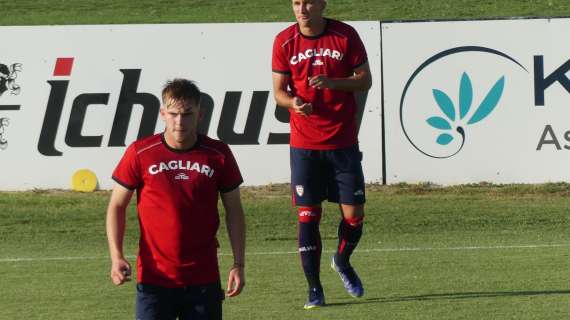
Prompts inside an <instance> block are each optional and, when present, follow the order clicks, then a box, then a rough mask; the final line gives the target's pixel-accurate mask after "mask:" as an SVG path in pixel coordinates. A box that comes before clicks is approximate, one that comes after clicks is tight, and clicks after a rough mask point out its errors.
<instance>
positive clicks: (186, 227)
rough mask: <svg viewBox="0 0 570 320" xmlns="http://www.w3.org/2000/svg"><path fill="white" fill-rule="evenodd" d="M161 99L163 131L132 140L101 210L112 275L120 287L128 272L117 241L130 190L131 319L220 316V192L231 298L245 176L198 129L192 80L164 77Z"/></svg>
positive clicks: (239, 280) (237, 273)
mask: <svg viewBox="0 0 570 320" xmlns="http://www.w3.org/2000/svg"><path fill="white" fill-rule="evenodd" d="M162 100H163V105H162V106H161V108H160V116H161V119H162V120H163V121H164V123H165V129H164V132H163V133H160V134H156V135H153V136H150V137H147V138H143V139H141V140H138V141H135V142H134V143H132V144H131V145H130V146H129V147H128V148H127V150H126V151H125V154H124V156H123V158H122V159H121V160H120V162H119V164H118V165H117V167H116V169H115V171H114V172H113V179H114V180H115V182H116V184H115V186H114V188H113V192H112V195H111V199H110V202H109V206H108V209H107V237H108V242H109V250H110V255H111V260H112V266H111V279H112V281H113V282H114V283H115V284H116V285H120V284H123V283H124V282H125V281H127V280H128V277H129V275H130V272H131V266H130V264H129V262H127V260H126V259H125V257H124V255H123V238H124V234H125V211H126V208H127V206H128V204H129V201H130V199H131V197H132V195H133V193H134V191H135V190H136V193H137V211H138V218H139V226H140V240H139V253H138V258H137V298H136V319H141V320H146V319H160V320H170V319H181V320H185V319H192V320H194V319H204V320H205V319H221V318H222V300H223V299H224V293H223V291H222V289H221V283H220V272H219V268H218V258H217V248H218V242H217V240H216V232H217V230H218V227H219V222H220V221H219V214H218V209H217V203H218V194H220V196H221V199H222V203H223V205H224V208H225V211H226V224H227V231H228V234H229V239H230V242H231V247H232V251H233V257H234V264H233V267H232V268H231V270H230V271H229V278H228V285H227V292H226V295H227V296H229V297H233V296H237V295H238V294H240V292H241V291H242V288H243V286H244V285H245V278H244V262H245V261H244V258H245V253H244V252H245V222H244V213H243V209H242V205H241V200H240V189H239V186H240V184H241V183H242V182H243V179H242V176H241V173H240V171H239V168H238V166H237V164H236V161H235V159H234V156H233V155H232V152H231V151H230V149H229V147H228V146H227V145H226V144H224V143H223V142H221V141H217V140H214V139H211V138H209V137H207V136H205V135H200V134H198V133H197V128H198V119H199V117H200V91H199V89H198V87H197V86H196V85H195V84H194V83H193V82H191V81H189V80H185V79H174V80H172V81H169V82H167V84H166V85H165V87H164V89H163V91H162Z"/></svg>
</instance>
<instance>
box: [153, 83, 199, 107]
mask: <svg viewBox="0 0 570 320" xmlns="http://www.w3.org/2000/svg"><path fill="white" fill-rule="evenodd" d="M167 99H173V100H175V101H184V102H190V103H195V104H200V89H198V86H196V84H195V83H194V82H193V81H190V80H188V79H181V78H176V79H172V80H168V81H167V82H166V84H165V85H164V88H163V89H162V102H163V103H166V100H167Z"/></svg>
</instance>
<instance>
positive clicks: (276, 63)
mask: <svg viewBox="0 0 570 320" xmlns="http://www.w3.org/2000/svg"><path fill="white" fill-rule="evenodd" d="M271 70H272V71H273V72H277V73H285V74H289V73H291V70H290V69H289V61H288V59H287V57H286V56H285V50H284V48H283V46H282V43H281V41H280V39H279V37H275V40H274V41H273V54H272V57H271Z"/></svg>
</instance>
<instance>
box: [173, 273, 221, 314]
mask: <svg viewBox="0 0 570 320" xmlns="http://www.w3.org/2000/svg"><path fill="white" fill-rule="evenodd" d="M223 300H224V291H223V290H222V287H221V284H220V283H219V282H218V283H213V284H208V285H200V286H190V287H186V288H184V298H183V304H182V306H181V309H182V311H181V313H180V317H179V318H178V319H179V320H221V319H222V301H223Z"/></svg>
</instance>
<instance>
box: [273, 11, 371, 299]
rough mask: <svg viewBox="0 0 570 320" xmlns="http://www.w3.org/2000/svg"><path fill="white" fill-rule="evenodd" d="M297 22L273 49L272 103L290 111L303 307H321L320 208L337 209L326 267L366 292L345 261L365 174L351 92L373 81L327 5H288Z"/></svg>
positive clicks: (358, 229) (356, 231)
mask: <svg viewBox="0 0 570 320" xmlns="http://www.w3.org/2000/svg"><path fill="white" fill-rule="evenodd" d="M291 2H292V7H293V12H294V14H295V18H296V20H297V23H296V24H294V25H292V26H290V27H288V28H286V29H285V30H283V31H281V32H280V33H279V34H278V35H277V36H276V37H275V41H274V44H273V58H272V70H273V90H274V94H275V100H276V102H277V104H278V105H279V106H281V107H285V108H288V109H289V112H290V115H291V117H290V119H291V120H290V124H291V141H290V145H291V148H290V150H291V151H290V152H291V153H290V155H291V159H290V161H291V189H292V193H293V200H294V204H295V206H296V207H297V213H298V223H299V225H298V226H299V238H298V241H299V253H300V256H301V263H302V265H303V271H304V273H305V276H306V278H307V281H308V285H309V297H308V300H307V302H306V303H305V306H304V307H305V309H311V308H315V307H319V306H322V305H324V304H325V297H324V293H323V287H322V285H321V281H320V276H319V274H320V260H321V252H322V247H321V237H320V233H319V222H320V219H321V211H322V209H321V203H322V201H323V200H325V199H327V200H329V201H332V202H336V203H339V208H340V212H341V221H340V224H339V227H338V236H339V242H338V248H337V251H336V253H335V254H334V256H333V257H332V261H331V266H332V268H333V269H334V270H335V271H336V272H338V273H339V275H340V277H341V279H342V281H343V284H344V287H345V289H346V290H347V291H348V293H349V294H350V295H352V296H354V297H361V296H362V295H363V294H364V288H363V286H362V282H361V281H360V279H359V277H358V275H357V274H356V272H355V271H354V269H353V267H352V266H351V264H350V261H349V258H350V255H351V254H352V252H353V251H354V248H355V247H356V245H357V244H358V241H359V240H360V237H361V235H362V224H363V219H364V202H365V194H364V176H363V173H362V165H361V160H362V154H361V152H360V150H359V147H358V140H357V125H356V101H355V97H354V92H355V91H365V90H368V89H370V86H371V85H372V77H371V74H370V68H369V66H368V59H367V55H366V50H365V48H364V44H363V43H362V41H361V40H360V37H359V36H358V34H357V32H356V31H355V30H354V29H353V28H352V27H351V26H349V25H347V24H345V23H343V22H340V21H336V20H333V19H329V18H325V17H324V16H323V12H324V9H325V7H326V4H327V3H326V1H325V0H292V1H291Z"/></svg>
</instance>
